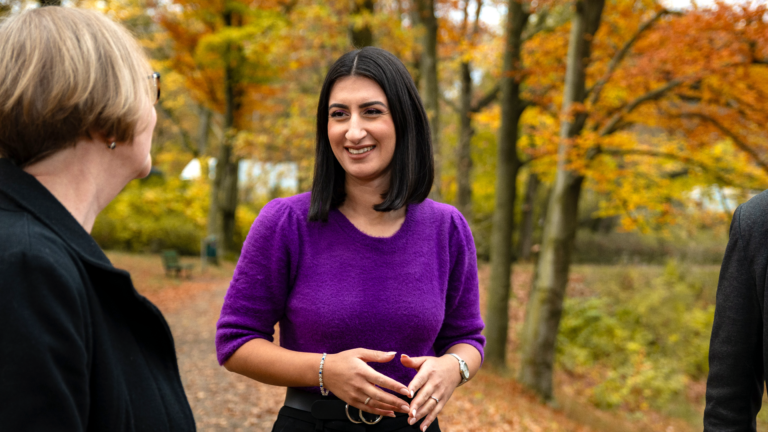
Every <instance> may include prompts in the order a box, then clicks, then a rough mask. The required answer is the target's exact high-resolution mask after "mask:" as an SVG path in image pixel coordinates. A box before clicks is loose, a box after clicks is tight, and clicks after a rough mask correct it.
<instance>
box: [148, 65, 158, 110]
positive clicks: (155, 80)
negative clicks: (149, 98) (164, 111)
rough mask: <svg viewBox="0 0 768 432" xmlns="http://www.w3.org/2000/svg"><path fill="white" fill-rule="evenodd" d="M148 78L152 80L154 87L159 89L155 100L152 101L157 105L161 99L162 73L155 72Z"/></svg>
mask: <svg viewBox="0 0 768 432" xmlns="http://www.w3.org/2000/svg"><path fill="white" fill-rule="evenodd" d="M147 78H149V79H151V80H152V87H153V88H154V89H156V90H157V92H156V94H155V100H154V101H153V102H152V105H157V102H158V101H159V100H160V74H159V73H157V72H155V73H153V74H152V75H150V76H148V77H147Z"/></svg>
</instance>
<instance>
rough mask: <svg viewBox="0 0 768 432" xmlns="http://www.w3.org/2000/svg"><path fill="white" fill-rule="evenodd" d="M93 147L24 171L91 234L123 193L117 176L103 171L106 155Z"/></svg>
mask: <svg viewBox="0 0 768 432" xmlns="http://www.w3.org/2000/svg"><path fill="white" fill-rule="evenodd" d="M90 144H91V143H78V144H76V145H75V146H72V147H67V148H66V149H63V150H59V151H58V152H56V153H54V154H53V155H51V156H49V157H47V158H45V159H43V160H42V161H40V162H37V163H34V164H32V165H29V166H27V167H26V168H24V171H26V172H27V173H29V174H31V175H32V176H33V177H35V178H36V179H37V181H39V182H40V183H41V184H42V185H43V186H45V188H46V189H48V191H49V192H50V193H51V194H52V195H53V196H54V197H56V199H57V200H59V202H60V203H61V204H62V205H63V206H64V208H66V209H67V210H68V211H69V212H70V213H71V214H72V216H73V217H74V218H75V220H77V222H78V223H80V225H82V226H83V228H84V229H85V230H86V231H87V232H89V233H90V232H91V229H93V224H94V222H95V221H96V216H98V215H99V212H101V210H103V209H104V207H106V206H107V204H109V202H110V201H111V200H112V199H113V198H114V197H115V196H117V194H118V193H119V192H120V189H122V188H121V187H119V186H117V183H119V182H120V180H118V179H117V178H115V177H117V176H114V175H110V174H109V172H108V170H105V169H104V167H105V165H104V163H105V160H103V159H105V158H104V157H103V155H101V154H100V152H98V150H97V151H93V150H94V149H93V148H90V147H91V146H90ZM113 173H114V172H113Z"/></svg>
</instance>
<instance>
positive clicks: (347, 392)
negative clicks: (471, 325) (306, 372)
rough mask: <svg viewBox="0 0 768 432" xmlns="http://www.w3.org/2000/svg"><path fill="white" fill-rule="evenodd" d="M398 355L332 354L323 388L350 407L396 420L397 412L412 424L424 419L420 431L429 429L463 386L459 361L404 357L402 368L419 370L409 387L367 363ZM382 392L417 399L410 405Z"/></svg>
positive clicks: (365, 351)
mask: <svg viewBox="0 0 768 432" xmlns="http://www.w3.org/2000/svg"><path fill="white" fill-rule="evenodd" d="M395 354H396V353H395V352H388V353H385V352H382V351H373V350H368V349H363V348H357V349H352V350H347V351H342V352H340V353H338V354H329V355H328V356H327V358H326V361H325V366H324V369H323V382H324V384H323V385H324V386H325V387H326V388H327V389H328V390H330V391H331V392H332V393H333V394H334V395H336V396H337V397H338V398H339V399H341V400H343V401H345V402H346V403H348V404H349V405H350V406H352V407H355V408H358V409H360V410H362V411H364V412H367V413H370V414H373V415H382V416H389V417H395V412H400V413H405V414H408V415H409V417H410V418H409V419H408V423H409V424H415V423H416V422H418V421H419V420H420V419H421V418H425V420H424V422H423V423H422V425H421V429H422V430H426V429H427V428H428V427H429V425H430V424H431V423H432V422H433V421H434V420H435V418H437V415H438V414H439V413H440V411H441V410H442V409H443V407H444V406H445V404H446V402H448V400H449V399H450V397H451V395H452V394H453V391H454V390H455V389H456V387H458V385H459V384H460V383H461V376H460V374H459V372H458V366H457V363H456V360H455V359H454V358H453V357H450V356H443V357H431V356H425V357H413V358H412V357H409V356H407V355H406V354H402V355H401V356H400V361H401V362H402V364H403V366H406V367H409V368H411V369H415V370H416V371H417V373H416V376H415V377H414V378H413V380H411V383H410V384H409V385H408V386H407V387H406V386H404V385H403V384H401V383H399V382H397V381H395V380H393V379H392V378H389V377H387V376H385V375H383V374H381V373H379V372H376V371H375V370H374V369H373V368H371V367H370V366H368V364H367V363H371V362H375V363H387V362H390V361H392V360H394V358H395ZM382 389H388V390H392V391H393V392H395V393H399V394H402V395H404V396H407V397H413V396H414V395H415V397H413V399H412V400H411V403H410V404H408V403H406V402H405V401H404V400H402V399H400V398H398V397H397V396H395V395H393V394H391V393H388V392H386V391H384V390H382Z"/></svg>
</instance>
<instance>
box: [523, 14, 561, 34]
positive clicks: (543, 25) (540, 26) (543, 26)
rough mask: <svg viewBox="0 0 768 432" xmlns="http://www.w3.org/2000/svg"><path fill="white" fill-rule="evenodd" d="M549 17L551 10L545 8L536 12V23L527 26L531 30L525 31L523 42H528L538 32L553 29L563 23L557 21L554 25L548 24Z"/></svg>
mask: <svg viewBox="0 0 768 432" xmlns="http://www.w3.org/2000/svg"><path fill="white" fill-rule="evenodd" d="M547 18H549V10H547V9H543V10H542V11H541V12H538V13H537V14H536V25H535V26H533V27H529V26H526V28H527V29H529V31H527V32H524V33H523V35H522V39H523V42H527V41H529V40H531V39H532V38H533V37H534V36H536V35H537V34H538V33H540V32H542V31H545V30H551V29H553V28H555V27H558V26H559V25H560V24H562V23H559V22H558V23H556V24H555V25H552V26H547Z"/></svg>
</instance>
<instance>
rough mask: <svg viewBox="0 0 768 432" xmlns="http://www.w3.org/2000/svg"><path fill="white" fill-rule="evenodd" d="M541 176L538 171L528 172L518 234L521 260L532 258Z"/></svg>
mask: <svg viewBox="0 0 768 432" xmlns="http://www.w3.org/2000/svg"><path fill="white" fill-rule="evenodd" d="M539 183H540V181H539V176H537V175H536V173H533V172H532V173H530V174H528V184H527V185H526V188H525V199H524V203H523V215H522V216H523V217H522V219H523V220H522V222H521V223H520V235H518V240H517V242H518V245H519V247H518V251H517V253H518V256H519V257H520V260H521V261H528V260H529V259H531V247H533V222H534V216H535V211H534V210H535V206H536V196H537V194H538V192H539Z"/></svg>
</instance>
